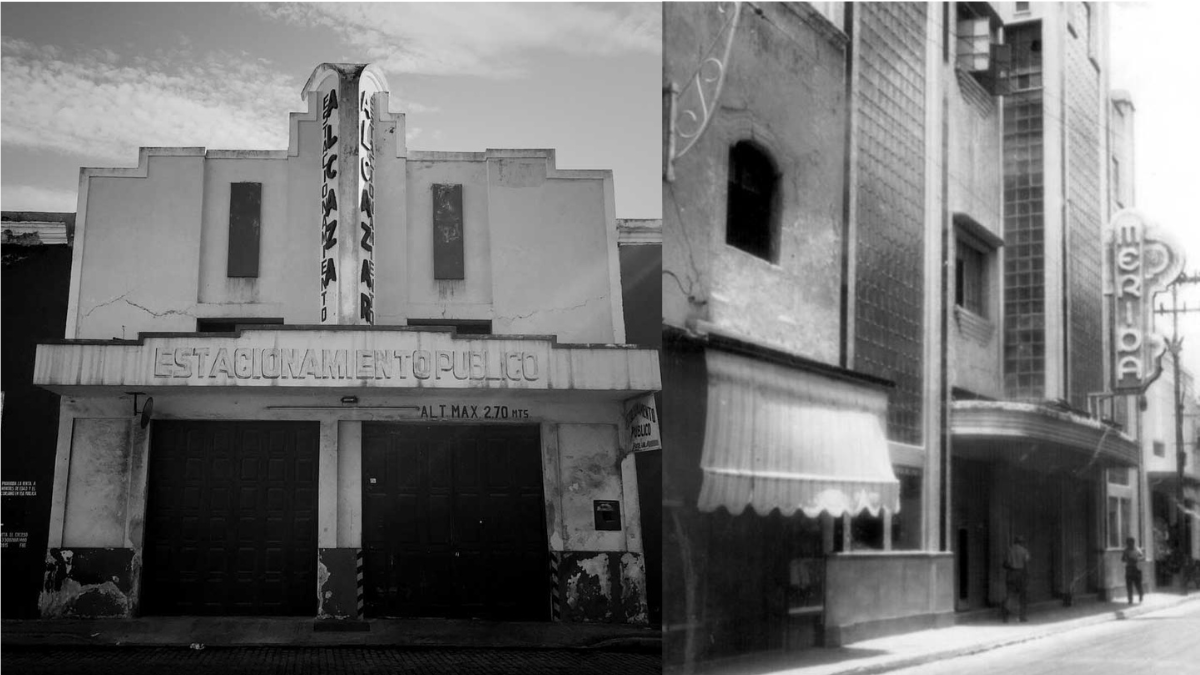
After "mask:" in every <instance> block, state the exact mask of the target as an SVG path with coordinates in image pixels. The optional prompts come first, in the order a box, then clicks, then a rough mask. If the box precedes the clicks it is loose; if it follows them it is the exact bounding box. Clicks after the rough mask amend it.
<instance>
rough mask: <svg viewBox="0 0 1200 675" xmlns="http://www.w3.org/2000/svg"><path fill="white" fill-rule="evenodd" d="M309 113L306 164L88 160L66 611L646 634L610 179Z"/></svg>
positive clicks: (44, 605)
mask: <svg viewBox="0 0 1200 675" xmlns="http://www.w3.org/2000/svg"><path fill="white" fill-rule="evenodd" d="M303 96H304V100H305V101H306V104H307V111H306V112H303V113H296V114H293V115H292V117H291V120H290V135H289V139H290V147H289V148H288V149H287V150H283V151H279V152H250V151H236V150H235V151H221V150H205V149H203V148H143V149H142V151H141V154H140V157H139V161H138V166H137V167H136V168H126V169H85V170H83V172H82V176H81V180H80V196H79V212H78V222H77V231H76V241H75V247H74V260H73V265H72V268H71V279H70V301H69V306H68V311H67V315H66V330H65V337H66V339H64V340H58V341H49V342H44V343H43V344H41V345H39V346H38V349H37V362H36V368H35V373H34V382H35V383H36V384H38V385H41V386H42V387H45V388H46V389H49V390H51V391H53V392H56V393H59V394H61V395H62V397H63V400H62V406H61V412H60V415H59V424H58V444H57V459H56V461H55V473H54V480H53V485H52V487H51V486H47V490H50V491H52V494H53V500H52V508H51V511H50V518H49V535H48V539H49V543H48V549H49V550H48V554H47V565H46V574H45V579H44V583H43V586H42V590H41V594H40V600H39V603H40V611H41V614H42V616H43V617H63V616H108V617H129V616H146V615H180V614H183V615H299V616H310V617H317V618H323V619H324V618H330V619H334V618H351V619H355V618H358V619H361V618H371V617H394V616H417V617H431V616H432V617H463V618H473V617H477V618H488V619H502V620H513V619H523V620H537V621H605V622H621V623H632V624H644V623H646V621H647V597H646V578H645V563H644V557H643V553H644V544H643V539H642V531H643V530H642V519H641V511H640V507H639V504H640V499H639V484H638V480H637V462H636V460H635V459H634V456H633V453H632V452H631V451H632V448H633V445H634V442H633V440H632V439H631V433H632V431H633V430H634V429H635V428H639V429H640V427H641V426H642V422H643V420H642V419H641V416H642V415H643V411H645V410H650V411H651V413H652V409H653V406H648V404H646V401H647V399H648V397H649V395H650V394H652V393H653V392H656V391H657V390H658V389H659V370H658V357H657V352H656V351H655V350H654V349H648V348H638V347H634V346H631V345H628V344H625V343H626V328H625V319H624V316H625V315H624V312H623V306H622V282H621V277H620V269H621V260H620V258H621V256H620V255H619V250H618V249H619V244H620V243H621V242H620V241H619V240H620V239H621V236H622V235H621V234H620V233H619V229H620V228H619V227H618V224H617V221H616V219H615V218H614V207H613V203H614V200H613V192H612V188H613V186H612V174H611V172H609V171H564V170H560V169H557V168H556V167H555V161H554V153H553V151H547V150H489V151H487V152H479V153H446V152H420V151H413V150H409V149H408V148H407V147H406V144H405V133H404V129H405V126H404V125H405V120H404V116H403V115H401V114H396V113H392V112H390V111H389V110H388V88H387V83H386V81H385V80H384V79H383V76H382V75H381V74H380V73H379V72H378V71H376V70H375V69H374V68H371V67H364V66H362V65H353V64H323V65H321V66H320V67H318V68H317V69H316V70H315V71H314V73H313V75H312V77H311V78H310V80H309V82H308V84H307V85H306V86H305V88H304V91H303ZM634 229H637V228H634ZM650 229H653V228H650ZM151 398H153V405H151V403H150V399H151ZM642 487H643V488H645V489H650V488H653V487H654V486H642ZM648 494H649V495H651V499H652V500H654V501H656V500H657V491H656V490H654V489H650V491H649V493H648ZM654 545H655V546H657V543H655V544H654Z"/></svg>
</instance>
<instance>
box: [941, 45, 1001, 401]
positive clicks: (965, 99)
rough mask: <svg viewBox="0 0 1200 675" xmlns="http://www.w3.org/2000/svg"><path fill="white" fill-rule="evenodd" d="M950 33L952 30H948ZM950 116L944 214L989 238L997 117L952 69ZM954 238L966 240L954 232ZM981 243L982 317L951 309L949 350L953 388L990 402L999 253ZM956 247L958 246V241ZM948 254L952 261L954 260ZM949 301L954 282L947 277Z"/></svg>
mask: <svg viewBox="0 0 1200 675" xmlns="http://www.w3.org/2000/svg"><path fill="white" fill-rule="evenodd" d="M952 29H953V28H952ZM944 72H945V76H944V77H945V81H944V86H946V87H947V88H948V89H949V91H948V96H947V100H948V103H949V104H948V108H947V114H948V115H949V120H948V125H949V156H948V160H949V166H948V167H947V171H948V175H949V178H950V179H949V181H948V182H947V185H946V191H947V199H948V210H949V211H950V213H951V214H954V216H955V217H959V218H961V217H963V216H965V217H967V218H970V220H971V221H973V222H974V223H975V225H976V226H978V227H980V228H982V229H983V230H984V231H985V232H986V233H988V234H989V235H990V236H991V237H994V238H995V239H996V240H1000V239H1002V237H1003V234H1004V221H1003V213H1002V206H1003V204H1002V200H1001V197H1002V195H1003V187H1004V186H1003V172H1002V152H1001V150H1002V147H1001V138H1002V137H1001V126H1000V125H1001V112H1002V108H1001V106H1000V105H999V101H998V100H997V99H995V98H994V97H993V96H992V95H991V94H990V93H989V92H988V91H987V90H986V89H984V87H983V86H982V85H980V84H979V82H978V81H976V80H975V78H974V77H972V76H971V75H969V74H967V73H965V72H962V71H959V70H957V68H955V67H954V66H953V65H952V64H951V65H950V66H948V67H947V68H945V71H944ZM955 234H956V237H957V236H964V235H965V236H968V237H970V235H969V234H965V233H964V232H963V230H962V228H960V227H956V233H955ZM970 238H971V239H974V241H975V243H976V244H979V243H984V244H985V249H987V250H984V252H985V253H988V255H987V257H986V261H985V264H986V271H985V273H984V276H985V278H986V282H985V283H986V285H985V289H986V291H985V298H984V308H983V311H982V312H972V311H968V310H966V309H964V308H962V307H957V306H956V307H954V308H953V312H954V313H953V315H952V320H951V321H950V334H949V350H950V368H951V382H952V386H955V387H958V388H962V389H966V390H968V391H971V392H973V393H975V394H979V395H982V396H987V397H991V398H1001V397H1003V373H1002V361H1001V358H1002V351H1001V344H1002V338H1003V314H1002V312H1003V304H1002V299H1001V289H1002V287H1003V283H1004V280H1003V275H1002V270H1001V257H1002V249H1001V250H996V249H991V247H990V246H988V245H987V244H986V243H985V242H982V241H981V240H980V239H979V238H978V237H970ZM955 245H956V246H957V245H959V244H958V242H957V238H956V242H955ZM953 259H954V258H953V254H951V260H953ZM949 281H950V286H951V299H953V297H954V284H955V283H956V282H955V278H954V276H951V277H950V279H949Z"/></svg>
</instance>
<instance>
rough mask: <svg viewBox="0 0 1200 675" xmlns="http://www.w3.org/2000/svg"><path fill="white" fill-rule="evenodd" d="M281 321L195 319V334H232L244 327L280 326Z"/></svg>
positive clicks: (233, 318) (268, 319) (222, 318)
mask: <svg viewBox="0 0 1200 675" xmlns="http://www.w3.org/2000/svg"><path fill="white" fill-rule="evenodd" d="M282 325H283V319H276V318H266V319H264V318H254V317H249V318H236V317H217V318H213V319H196V332H197V333H233V332H235V331H238V330H241V329H242V328H243V327H245V326H282Z"/></svg>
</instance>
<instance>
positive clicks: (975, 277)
mask: <svg viewBox="0 0 1200 675" xmlns="http://www.w3.org/2000/svg"><path fill="white" fill-rule="evenodd" d="M956 248H957V250H956V252H955V261H954V304H955V305H958V306H959V307H962V308H963V309H965V310H968V311H970V312H974V313H975V314H977V315H979V316H982V317H986V316H987V254H986V253H984V252H983V251H980V250H979V249H977V248H975V247H973V246H971V245H969V244H967V243H966V242H964V241H963V240H961V239H960V240H959V241H958V246H957V247H956Z"/></svg>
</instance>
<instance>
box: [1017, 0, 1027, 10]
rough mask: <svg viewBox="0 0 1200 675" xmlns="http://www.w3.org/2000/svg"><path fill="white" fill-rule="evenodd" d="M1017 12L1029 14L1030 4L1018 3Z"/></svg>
mask: <svg viewBox="0 0 1200 675" xmlns="http://www.w3.org/2000/svg"><path fill="white" fill-rule="evenodd" d="M1017 11H1018V12H1028V11H1029V3H1028V2H1018V3H1017Z"/></svg>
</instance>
